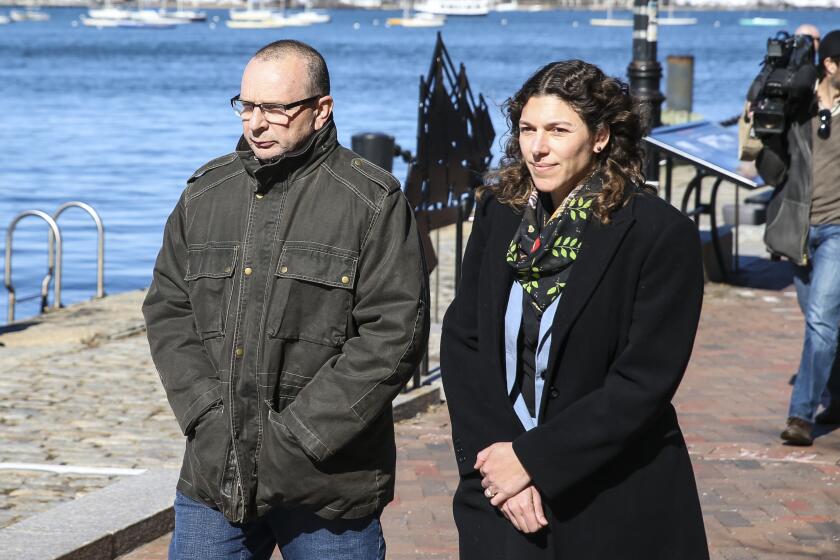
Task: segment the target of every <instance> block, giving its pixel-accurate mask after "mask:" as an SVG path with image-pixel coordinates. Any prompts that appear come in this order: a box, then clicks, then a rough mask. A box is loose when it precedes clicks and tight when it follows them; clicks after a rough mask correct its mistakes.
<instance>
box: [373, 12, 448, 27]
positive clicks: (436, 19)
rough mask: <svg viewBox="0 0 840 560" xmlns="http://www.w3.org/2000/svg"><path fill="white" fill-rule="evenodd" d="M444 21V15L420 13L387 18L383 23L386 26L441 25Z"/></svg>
mask: <svg viewBox="0 0 840 560" xmlns="http://www.w3.org/2000/svg"><path fill="white" fill-rule="evenodd" d="M445 23H446V16H442V15H439V14H428V13H420V14H414V15H409V14H405V15H403V17H396V18H388V19H387V20H386V21H385V25H386V26H388V27H442V26H443V24H445Z"/></svg>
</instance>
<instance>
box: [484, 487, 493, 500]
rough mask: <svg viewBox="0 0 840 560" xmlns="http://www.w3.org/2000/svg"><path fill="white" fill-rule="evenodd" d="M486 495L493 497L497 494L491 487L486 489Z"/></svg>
mask: <svg viewBox="0 0 840 560" xmlns="http://www.w3.org/2000/svg"><path fill="white" fill-rule="evenodd" d="M484 495H485V496H487V497H488V498H492V497H493V496H495V494H494V493H493V492H492V491H491V490H490V489H489V488H488V489H486V490H485V491H484Z"/></svg>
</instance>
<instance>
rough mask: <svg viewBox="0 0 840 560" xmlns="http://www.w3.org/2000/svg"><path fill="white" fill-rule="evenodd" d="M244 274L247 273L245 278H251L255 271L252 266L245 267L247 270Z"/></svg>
mask: <svg viewBox="0 0 840 560" xmlns="http://www.w3.org/2000/svg"><path fill="white" fill-rule="evenodd" d="M243 272H245V276H251V273H252V272H254V271H253V269H252V268H251V267H250V266H248V267H245V270H244V271H243Z"/></svg>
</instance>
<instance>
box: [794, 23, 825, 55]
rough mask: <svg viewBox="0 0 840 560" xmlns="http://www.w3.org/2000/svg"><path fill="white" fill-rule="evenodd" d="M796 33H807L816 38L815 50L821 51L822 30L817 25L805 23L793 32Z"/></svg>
mask: <svg viewBox="0 0 840 560" xmlns="http://www.w3.org/2000/svg"><path fill="white" fill-rule="evenodd" d="M793 34H794V35H807V36H809V37H810V38H811V39H813V40H814V52H817V51H819V48H820V30H819V29H817V26H816V25H812V24H810V23H803V24H802V25H800V26H799V27H797V28H796V31H794V32H793Z"/></svg>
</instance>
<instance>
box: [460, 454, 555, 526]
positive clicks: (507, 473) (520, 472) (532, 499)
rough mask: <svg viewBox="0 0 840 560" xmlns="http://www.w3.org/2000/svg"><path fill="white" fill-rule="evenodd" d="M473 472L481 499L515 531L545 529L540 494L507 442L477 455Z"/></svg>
mask: <svg viewBox="0 0 840 560" xmlns="http://www.w3.org/2000/svg"><path fill="white" fill-rule="evenodd" d="M475 468H476V469H478V472H480V473H481V476H482V479H481V486H482V488H484V495H485V496H487V498H489V499H490V503H491V504H492V505H494V506H496V507H498V508H499V509H500V510H501V511H502V513H503V514H504V516H505V517H506V518H507V519H508V521H510V522H511V523H512V524H513V526H514V527H516V529H517V530H518V531H521V532H523V533H536V532H537V531H539V530H540V529H542V528H543V527H545V526H547V525H548V519H546V517H545V512H544V511H543V506H542V498H541V497H540V493H539V491H538V490H537V489H536V487H534V485H533V484H531V476H530V475H529V474H528V471H526V470H525V467H523V466H522V463H520V462H519V458H518V457H517V456H516V453H515V452H514V451H513V444H512V443H511V442H499V443H494V444H493V445H491V446H489V447H487V448H485V449H483V450H482V451H480V452H479V453H478V456H477V460H476V463H475Z"/></svg>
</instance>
